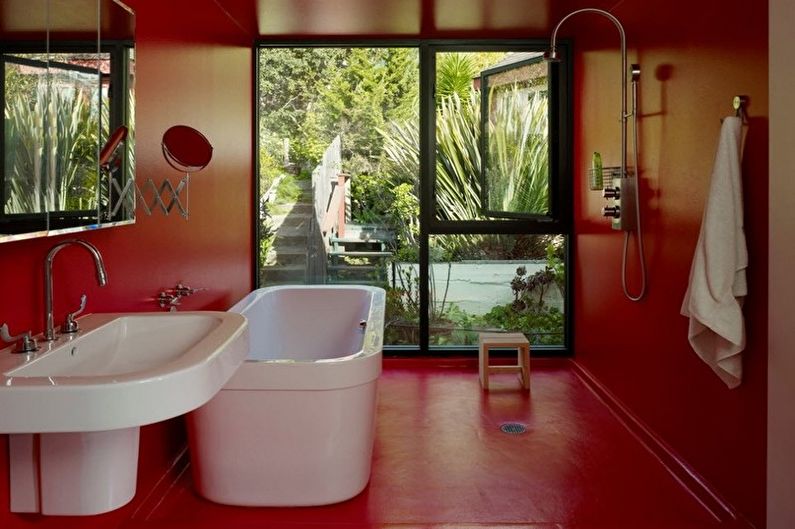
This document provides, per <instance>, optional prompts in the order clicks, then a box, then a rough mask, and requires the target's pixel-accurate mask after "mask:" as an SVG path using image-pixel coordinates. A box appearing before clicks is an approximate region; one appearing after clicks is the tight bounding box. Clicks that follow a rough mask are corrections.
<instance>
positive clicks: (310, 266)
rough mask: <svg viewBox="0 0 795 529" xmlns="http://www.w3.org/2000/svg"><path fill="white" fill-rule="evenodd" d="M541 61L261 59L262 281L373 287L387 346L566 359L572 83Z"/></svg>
mask: <svg viewBox="0 0 795 529" xmlns="http://www.w3.org/2000/svg"><path fill="white" fill-rule="evenodd" d="M541 49H542V43H533V42H527V41H523V42H500V43H467V44H465V45H462V44H451V43H444V42H421V43H410V44H409V43H407V44H401V45H399V46H394V45H391V46H353V47H346V46H337V45H334V46H331V45H325V44H318V45H314V46H302V47H296V46H287V45H278V46H274V45H263V46H261V47H260V49H259V55H258V103H259V108H258V111H259V117H258V130H259V179H258V180H259V193H258V196H257V201H258V202H257V206H258V207H257V211H258V212H259V216H258V219H257V227H258V246H259V248H258V250H259V251H258V252H257V254H258V255H257V265H258V266H257V271H258V272H257V280H258V282H259V285H260V286H268V285H273V284H278V283H367V284H374V285H378V286H382V287H384V288H386V289H387V293H388V295H387V299H388V302H387V326H386V331H385V344H386V346H387V348H389V347H393V348H399V349H402V350H405V351H407V352H408V351H429V350H430V351H431V352H433V351H437V352H439V351H458V350H462V349H472V348H473V347H474V346H476V343H477V333H478V332H480V331H484V330H488V331H497V330H505V331H521V332H524V333H526V334H527V335H528V337H529V338H530V340H531V343H533V344H535V345H536V347H535V348H534V349H535V350H536V351H538V350H541V349H544V348H547V349H548V350H550V351H566V350H567V348H568V346H569V341H568V336H570V333H569V332H568V328H569V323H568V319H567V317H566V315H567V312H568V311H567V309H568V307H569V305H568V303H567V299H568V292H570V288H567V286H568V275H567V273H566V271H567V264H568V261H569V259H570V254H571V252H570V250H569V248H568V244H567V243H568V234H569V229H570V219H569V217H570V207H569V202H570V197H569V188H568V185H567V184H566V182H568V181H569V180H570V177H569V176H568V171H569V169H568V154H567V153H568V128H567V119H568V118H567V116H568V114H569V113H568V111H567V107H566V105H567V104H568V103H567V102H568V98H567V89H568V75H567V71H566V70H565V68H564V69H561V70H560V71H558V70H557V69H556V70H554V71H550V70H549V69H548V67H547V64H546V63H544V62H543V61H542V58H541ZM561 49H563V50H564V51H565V46H561Z"/></svg>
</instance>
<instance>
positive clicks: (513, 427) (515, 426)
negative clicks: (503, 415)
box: [500, 422, 527, 435]
mask: <svg viewBox="0 0 795 529" xmlns="http://www.w3.org/2000/svg"><path fill="white" fill-rule="evenodd" d="M500 431H501V432H502V433H507V434H510V435H519V434H522V433H526V432H527V426H525V425H524V424H522V423H520V422H504V423H502V424H501V425H500Z"/></svg>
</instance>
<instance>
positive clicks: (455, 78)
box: [436, 53, 480, 106]
mask: <svg viewBox="0 0 795 529" xmlns="http://www.w3.org/2000/svg"><path fill="white" fill-rule="evenodd" d="M479 73H480V69H479V68H478V67H477V65H476V64H475V61H474V59H473V57H472V54H471V53H440V54H438V55H437V56H436V104H437V106H438V105H440V104H442V102H443V101H444V100H445V99H447V98H448V97H450V96H453V95H456V96H458V98H459V99H466V98H467V97H469V93H470V91H472V79H473V78H474V77H475V76H477V75H478V74H479Z"/></svg>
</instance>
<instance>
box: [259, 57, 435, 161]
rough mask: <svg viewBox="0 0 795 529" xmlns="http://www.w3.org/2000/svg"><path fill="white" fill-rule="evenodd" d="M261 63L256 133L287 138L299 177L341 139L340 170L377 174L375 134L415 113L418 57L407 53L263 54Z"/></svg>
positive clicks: (379, 143)
mask: <svg viewBox="0 0 795 529" xmlns="http://www.w3.org/2000/svg"><path fill="white" fill-rule="evenodd" d="M259 63H260V74H259V83H260V99H259V107H260V115H261V116H262V123H263V127H264V130H263V131H262V133H265V134H267V135H272V136H275V137H277V138H288V139H289V140H290V151H291V152H290V155H291V158H292V161H294V162H296V163H298V165H299V166H300V168H302V169H309V170H311V168H312V167H314V165H315V164H316V163H317V161H318V159H319V157H320V156H321V155H322V153H323V151H324V150H325V148H326V146H327V145H328V144H329V143H330V142H331V140H332V139H333V138H334V136H336V135H337V134H342V137H343V158H344V169H345V170H346V171H347V172H349V173H351V174H354V175H356V174H360V173H365V172H366V173H373V172H375V171H376V170H377V168H378V164H379V162H380V158H381V150H382V149H381V146H382V143H383V140H382V138H381V136H380V135H379V134H378V132H377V129H378V128H381V127H383V126H384V125H385V124H386V123H387V122H389V121H390V120H394V119H406V118H407V117H408V116H410V115H411V113H412V112H413V111H414V110H415V109H416V108H417V107H418V103H417V102H418V99H419V95H418V76H419V71H418V54H417V51H416V50H413V49H410V48H268V49H264V50H262V51H261V52H260V54H259ZM266 148H267V147H266ZM271 155H272V156H274V155H275V153H271ZM277 159H278V157H277Z"/></svg>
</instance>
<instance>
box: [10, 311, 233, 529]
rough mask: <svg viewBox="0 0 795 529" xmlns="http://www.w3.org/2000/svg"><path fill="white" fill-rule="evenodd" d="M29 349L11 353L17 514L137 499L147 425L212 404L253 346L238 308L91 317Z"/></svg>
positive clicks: (105, 507) (91, 509) (96, 509)
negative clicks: (141, 445)
mask: <svg viewBox="0 0 795 529" xmlns="http://www.w3.org/2000/svg"><path fill="white" fill-rule="evenodd" d="M78 322H79V324H80V327H81V330H80V331H79V332H78V333H76V334H75V335H72V336H69V335H65V336H61V337H59V338H58V339H57V340H56V341H54V342H49V343H48V342H44V341H40V342H39V344H40V346H41V348H40V350H39V351H36V352H35V353H29V354H14V353H11V351H12V350H13V349H12V348H7V349H4V350H2V351H0V373H2V375H0V433H8V434H12V435H11V436H10V438H9V452H10V456H11V457H10V459H11V465H10V476H11V511H12V512H40V513H43V514H56V515H88V514H98V513H101V512H107V511H110V510H112V509H115V508H118V507H120V506H122V505H124V504H125V503H127V502H128V501H129V500H130V499H132V497H133V496H134V495H135V483H136V476H137V466H138V465H137V462H138V436H139V429H140V426H142V425H145V424H150V423H154V422H158V421H162V420H165V419H170V418H172V417H176V416H178V415H182V414H184V413H187V412H189V411H192V410H194V409H196V408H198V407H199V406H201V405H203V404H204V403H205V402H207V401H208V400H210V399H211V398H212V397H213V396H214V395H215V394H216V393H217V392H218V391H219V390H220V389H221V387H223V385H224V384H225V383H226V382H227V381H228V380H229V378H230V377H231V376H232V375H233V374H234V373H235V371H236V370H237V368H238V367H239V366H240V364H241V363H242V362H243V360H244V359H245V357H246V354H247V352H248V324H247V322H246V319H245V317H244V316H242V315H240V314H236V313H232V312H180V313H162V312H158V313H138V314H90V315H88V316H85V317H83V318H80V319H79V320H78Z"/></svg>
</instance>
